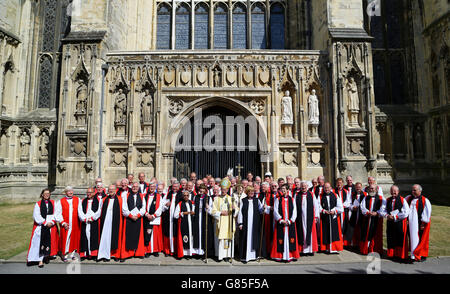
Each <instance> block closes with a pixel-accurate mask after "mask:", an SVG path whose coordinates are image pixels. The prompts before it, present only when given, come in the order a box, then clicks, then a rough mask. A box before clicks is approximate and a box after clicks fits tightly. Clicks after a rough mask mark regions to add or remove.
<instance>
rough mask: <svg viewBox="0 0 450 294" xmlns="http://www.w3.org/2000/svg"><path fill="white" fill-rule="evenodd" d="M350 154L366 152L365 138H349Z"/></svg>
mask: <svg viewBox="0 0 450 294" xmlns="http://www.w3.org/2000/svg"><path fill="white" fill-rule="evenodd" d="M347 149H348V154H349V155H353V156H361V155H363V154H364V139H363V138H348V148H347Z"/></svg>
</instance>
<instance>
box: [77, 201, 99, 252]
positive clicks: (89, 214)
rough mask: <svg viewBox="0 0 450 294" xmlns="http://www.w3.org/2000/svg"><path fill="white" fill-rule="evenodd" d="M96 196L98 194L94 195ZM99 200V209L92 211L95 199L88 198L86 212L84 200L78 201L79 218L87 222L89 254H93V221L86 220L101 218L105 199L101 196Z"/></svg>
mask: <svg viewBox="0 0 450 294" xmlns="http://www.w3.org/2000/svg"><path fill="white" fill-rule="evenodd" d="M94 197H96V196H94ZM97 200H98V209H97V211H95V212H94V211H92V202H93V201H94V200H93V199H88V200H87V207H86V213H84V212H83V201H84V199H83V200H81V199H80V201H79V202H78V218H79V219H80V221H82V222H85V223H86V238H87V242H88V254H89V255H90V254H91V223H90V222H86V220H89V219H91V218H92V221H96V220H98V219H99V218H100V215H101V214H102V205H103V201H102V199H101V198H97ZM80 233H81V229H80Z"/></svg>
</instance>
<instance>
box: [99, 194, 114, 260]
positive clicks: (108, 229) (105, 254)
mask: <svg viewBox="0 0 450 294" xmlns="http://www.w3.org/2000/svg"><path fill="white" fill-rule="evenodd" d="M105 201H107V200H105ZM114 201H117V198H116V197H114V198H111V199H110V200H109V204H107V205H108V208H107V210H106V216H105V220H104V221H103V231H102V232H101V237H100V245H99V247H98V259H99V260H100V259H102V258H105V259H107V260H109V259H111V236H112V221H113V207H114Z"/></svg>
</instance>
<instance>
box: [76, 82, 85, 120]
mask: <svg viewBox="0 0 450 294" xmlns="http://www.w3.org/2000/svg"><path fill="white" fill-rule="evenodd" d="M86 104H87V86H86V84H85V82H84V81H83V80H82V79H80V80H78V87H77V107H76V112H77V113H86Z"/></svg>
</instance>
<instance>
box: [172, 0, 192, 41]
mask: <svg viewBox="0 0 450 294" xmlns="http://www.w3.org/2000/svg"><path fill="white" fill-rule="evenodd" d="M190 19H191V14H190V12H189V7H188V6H187V4H180V6H179V7H178V9H177V15H176V18H175V20H176V22H175V49H189V47H190V46H189V44H190V42H189V40H190V38H191V23H190Z"/></svg>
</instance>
